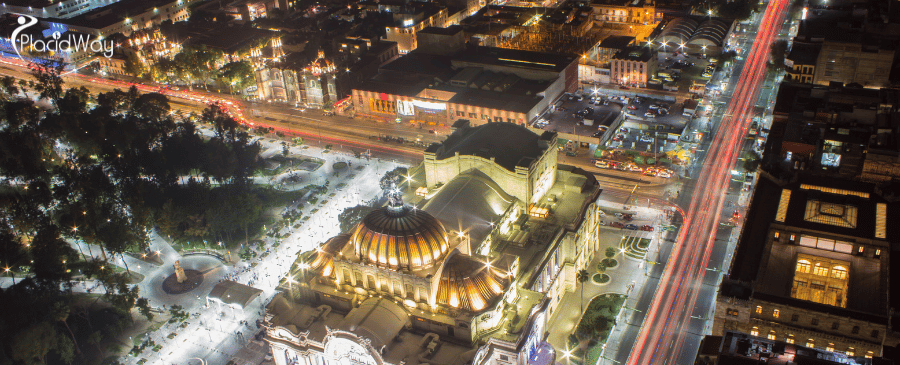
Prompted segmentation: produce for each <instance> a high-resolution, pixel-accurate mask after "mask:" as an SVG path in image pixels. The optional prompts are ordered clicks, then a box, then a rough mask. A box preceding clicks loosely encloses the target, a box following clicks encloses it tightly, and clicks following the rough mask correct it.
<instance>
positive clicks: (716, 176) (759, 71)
mask: <svg viewBox="0 0 900 365" xmlns="http://www.w3.org/2000/svg"><path fill="white" fill-rule="evenodd" d="M787 5H788V1H787V0H773V1H772V2H771V3H769V5H768V7H767V8H766V12H765V14H764V16H763V19H762V21H761V23H760V25H761V26H760V27H759V31H758V33H757V35H756V39H755V42H754V43H753V47H752V48H751V50H750V53H749V56H748V57H747V62H746V63H745V65H744V69H743V71H742V73H741V76H740V81H739V82H738V84H737V87H736V89H735V92H734V94H733V96H732V98H731V102H730V103H729V105H728V110H727V112H726V113H725V115H726V117H724V118H723V119H722V121H721V123H720V126H719V129H718V130H717V134H716V135H715V136H714V137H713V138H714V139H713V141H712V143H711V144H710V148H709V150H708V152H707V157H709V158H712V160H711V161H710V160H707V162H708V163H707V164H705V165H704V166H703V167H702V170H701V174H700V178H699V179H698V181H697V185H695V187H694V192H693V194H692V196H691V202H690V205H689V208H688V212H687V214H686V215H685V220H684V225H683V226H682V229H681V231H680V232H679V234H678V238H677V240H676V243H675V245H674V247H673V248H672V255H671V256H670V260H669V261H668V264H667V265H666V268H665V271H664V273H663V276H662V278H661V280H660V284H659V287H658V289H657V292H656V294H655V295H654V298H653V301H652V303H651V306H650V309H649V310H648V314H647V317H646V318H645V320H644V323H643V325H642V327H641V330H640V333H639V334H638V337H637V339H636V342H635V347H634V348H633V351H632V352H631V355H630V356H629V358H628V364H634V365H643V364H654V363H657V364H662V363H667V362H668V360H671V359H678V358H679V355H681V354H682V352H683V351H684V342H685V340H686V338H687V336H688V333H687V331H686V328H685V327H686V326H687V325H688V324H689V321H690V320H691V312H692V311H693V309H694V307H695V305H696V303H697V299H698V297H699V295H700V289H701V286H702V284H703V279H704V277H705V275H706V271H707V270H706V269H705V268H706V267H707V266H708V263H709V260H710V255H711V254H712V252H713V248H714V245H715V236H716V232H717V230H718V225H719V219H720V217H721V214H722V210H723V206H724V204H723V203H724V200H725V196H726V194H725V193H726V192H727V186H728V181H729V179H730V170H731V168H732V166H733V164H734V162H735V161H736V159H737V157H738V156H737V154H738V153H739V152H740V150H741V146H742V143H743V136H744V135H746V133H747V130H748V128H749V124H750V121H749V119H748V117H747V116H748V113H749V111H750V109H751V108H752V106H753V105H754V104H755V103H754V102H753V101H755V100H756V98H757V96H758V94H759V85H760V83H761V81H762V80H763V78H764V77H765V71H766V63H767V60H768V56H769V49H770V47H771V44H772V41H773V39H774V37H775V34H776V32H777V30H778V27H780V26H781V25H782V22H783V21H784V17H785V13H786V7H787ZM685 250H687V252H685Z"/></svg>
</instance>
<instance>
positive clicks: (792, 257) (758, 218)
mask: <svg viewBox="0 0 900 365" xmlns="http://www.w3.org/2000/svg"><path fill="white" fill-rule="evenodd" d="M753 196H754V198H753V201H752V202H751V204H750V208H749V210H748V211H747V215H746V221H745V223H744V226H745V227H752V229H745V230H744V231H743V234H742V236H741V240H740V242H739V243H738V248H737V251H736V252H735V257H734V260H733V261H732V266H731V268H730V270H729V276H728V278H729V280H733V281H737V282H744V283H751V282H752V283H754V284H752V287H753V294H752V296H753V297H755V298H758V299H763V300H768V301H776V302H780V303H788V304H790V305H793V306H798V307H801V308H808V309H810V310H815V311H820V312H830V313H840V314H841V315H846V316H849V317H855V318H860V319H864V320H887V319H886V318H887V317H886V315H887V300H888V298H887V295H888V288H887V273H888V268H887V263H886V262H884V260H883V259H882V260H879V259H878V258H875V259H873V258H872V257H868V256H859V255H852V254H850V252H847V251H844V250H852V247H853V243H854V242H858V243H860V244H868V245H871V244H872V243H871V242H873V241H876V242H877V241H881V242H882V243H881V245H882V246H884V247H885V249H887V247H888V243H887V242H893V241H894V240H896V238H897V237H898V232H897V231H898V229H897V228H893V226H896V225H897V223H896V221H897V218H896V217H900V209H897V208H896V207H893V205H891V204H886V201H885V200H884V199H883V198H881V197H880V196H879V195H878V194H877V193H876V191H875V189H874V186H873V185H871V184H866V183H859V182H854V181H847V180H839V179H830V180H822V179H816V178H813V177H806V176H801V177H799V180H798V181H796V182H790V183H784V182H781V183H780V182H778V181H775V180H773V179H771V178H769V177H768V175H767V174H763V175H761V176H760V178H759V179H758V183H757V185H756V191H755V192H754V195H753ZM878 204H885V205H884V209H886V211H884V212H881V213H879V209H882V208H879V207H878V206H877V205H878ZM879 216H880V217H881V218H879ZM879 221H880V222H882V223H878V222H879ZM776 227H778V228H777V229H779V230H781V231H784V230H790V232H797V234H795V235H796V237H795V241H794V242H796V244H790V243H786V242H787V239H788V238H787V237H782V238H781V241H774V242H773V241H772V235H773V234H774V233H773V231H772V230H773V229H775V228H776ZM879 230H880V231H882V233H879ZM801 232H802V234H800V233H801ZM781 235H782V236H787V235H788V233H781ZM816 239H827V240H830V241H828V242H831V244H832V246H834V248H831V249H825V248H822V247H817V246H816ZM835 241H837V243H835ZM885 241H886V242H885ZM822 242H825V241H822ZM876 244H877V243H876ZM848 245H849V246H848ZM826 246H827V245H826ZM838 246H840V247H838ZM823 247H825V246H823ZM847 247H850V248H849V249H848V248H847ZM767 250H768V252H767ZM798 254H807V255H813V256H816V257H825V258H830V259H835V260H841V261H847V262H849V263H850V268H849V275H848V277H849V286H848V291H847V302H846V307H845V308H841V307H836V306H831V305H825V304H818V303H814V302H811V301H805V300H799V299H794V298H792V297H791V288H792V287H791V284H792V280H793V279H792V278H793V276H794V270H795V266H796V260H797V255H798ZM733 284H735V285H740V284H736V283H733ZM726 287H727V285H723V294H726V293H730V292H732V291H733V290H734V291H733V293H734V294H735V295H736V296H742V295H741V293H740V291H739V290H737V289H734V288H731V289H728V290H726V289H725V288H726Z"/></svg>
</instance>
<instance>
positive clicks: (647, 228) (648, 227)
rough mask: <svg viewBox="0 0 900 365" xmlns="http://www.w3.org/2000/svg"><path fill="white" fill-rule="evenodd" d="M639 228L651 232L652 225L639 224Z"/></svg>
mask: <svg viewBox="0 0 900 365" xmlns="http://www.w3.org/2000/svg"><path fill="white" fill-rule="evenodd" d="M641 230H642V231H646V232H653V226H648V225H646V224H645V225H643V226H641Z"/></svg>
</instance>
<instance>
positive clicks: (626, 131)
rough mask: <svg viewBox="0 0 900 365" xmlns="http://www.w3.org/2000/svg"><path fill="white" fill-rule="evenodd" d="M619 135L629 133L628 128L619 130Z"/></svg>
mask: <svg viewBox="0 0 900 365" xmlns="http://www.w3.org/2000/svg"><path fill="white" fill-rule="evenodd" d="M619 133H628V128H625V127H621V128H619Z"/></svg>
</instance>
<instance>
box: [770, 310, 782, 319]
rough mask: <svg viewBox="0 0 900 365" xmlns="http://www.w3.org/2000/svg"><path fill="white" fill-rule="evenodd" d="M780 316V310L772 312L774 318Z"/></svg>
mask: <svg viewBox="0 0 900 365" xmlns="http://www.w3.org/2000/svg"><path fill="white" fill-rule="evenodd" d="M780 315H781V311H780V310H777V309H776V310H774V311H772V317H775V318H778V317H779V316H780Z"/></svg>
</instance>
